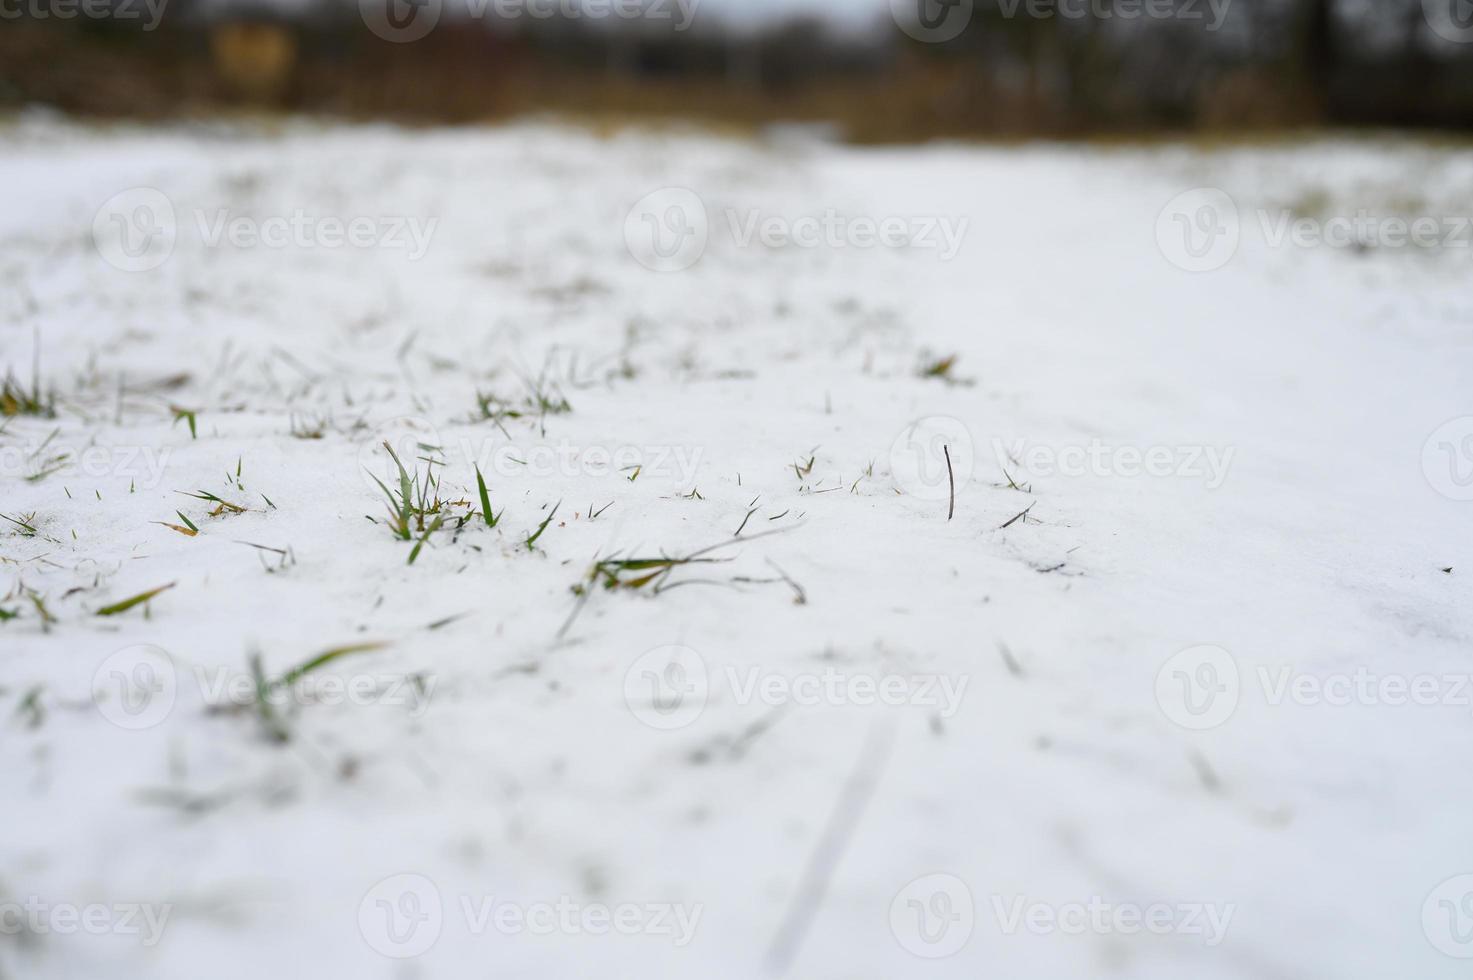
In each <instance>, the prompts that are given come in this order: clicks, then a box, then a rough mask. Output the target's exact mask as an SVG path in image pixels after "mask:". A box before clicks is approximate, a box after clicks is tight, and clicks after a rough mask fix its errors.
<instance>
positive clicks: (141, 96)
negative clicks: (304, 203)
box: [0, 0, 1473, 142]
mask: <svg viewBox="0 0 1473 980" xmlns="http://www.w3.org/2000/svg"><path fill="white" fill-rule="evenodd" d="M23 2H24V4H25V5H24V6H22V5H21V4H22V0H5V3H7V4H9V6H8V7H7V8H6V9H7V13H6V16H5V18H4V19H3V20H0V108H7V109H15V108H20V107H34V106H45V107H51V108H54V109H58V110H61V111H63V112H67V113H71V114H76V115H80V116H93V117H98V116H100V117H128V118H143V119H157V118H161V117H179V116H184V117H190V116H198V115H207V114H218V113H221V112H230V111H241V110H245V111H251V112H259V111H263V110H264V111H294V112H311V113H325V114H330V115H335V116H343V117H348V118H381V119H391V120H395V121H399V122H409V123H418V122H422V123H443V122H470V121H480V120H490V119H497V118H504V117H507V116H512V115H519V114H526V113H535V112H556V113H564V114H573V115H578V116H589V117H594V118H595V119H601V120H607V121H610V122H622V121H626V120H628V119H629V118H631V117H636V118H648V117H660V118H697V119H700V120H702V121H704V122H707V123H711V122H714V123H717V124H723V123H725V124H732V125H737V126H742V127H749V126H761V125H764V124H768V123H773V122H778V121H799V122H804V121H806V122H823V123H826V124H830V125H832V126H833V127H834V128H835V129H836V130H837V131H838V132H840V133H842V135H844V136H845V137H846V138H849V139H853V140H856V141H864V142H886V141H906V140H914V139H923V138H930V137H967V136H986V137H1008V136H1038V135H1043V136H1122V137H1131V136H1138V135H1143V134H1154V133H1172V134H1176V133H1181V132H1198V133H1209V134H1218V133H1231V132H1234V131H1241V132H1252V133H1255V134H1261V133H1263V132H1264V131H1272V130H1276V129H1290V128H1293V129H1300V128H1304V127H1312V126H1335V127H1357V126H1374V127H1384V126H1395V127H1421V128H1436V129H1443V130H1450V131H1462V130H1467V129H1468V128H1469V127H1470V126H1473V43H1469V44H1460V43H1457V42H1456V41H1452V40H1448V39H1447V38H1445V37H1443V36H1441V35H1440V34H1439V33H1438V32H1437V31H1435V30H1433V29H1432V28H1431V26H1430V23H1429V19H1428V14H1427V11H1428V9H1429V5H1430V4H1432V3H1433V2H1446V3H1450V4H1459V3H1466V2H1467V0H1427V2H1425V3H1424V2H1423V0H1359V2H1357V0H1229V6H1228V9H1227V12H1226V16H1225V19H1224V21H1223V23H1222V26H1221V29H1220V30H1216V31H1209V30H1207V29H1205V26H1204V24H1205V20H1204V19H1194V20H1189V19H1182V18H1172V17H1168V18H1160V19H1134V20H1125V19H1121V18H1119V17H1105V18H1102V17H1098V16H1092V17H1083V18H1065V17H1059V16H1054V17H1048V18H1036V17H1028V16H1025V15H1024V14H1023V13H1021V12H1019V11H1018V8H1016V7H1014V6H1013V5H1012V4H1010V3H1006V0H976V8H975V11H974V13H973V16H972V18H971V20H970V21H969V23H968V26H967V29H966V30H965V31H964V32H963V33H962V34H961V35H960V36H959V37H956V38H955V39H953V40H950V41H948V42H946V43H939V44H928V43H921V42H919V41H917V40H914V39H913V38H911V37H909V36H908V35H907V34H906V33H905V32H903V31H902V30H900V28H899V27H898V26H897V24H896V22H895V21H894V20H893V19H892V18H891V17H890V16H888V14H885V13H884V11H883V10H881V11H880V15H879V16H876V17H875V18H874V19H873V20H871V21H868V22H865V23H863V24H858V25H856V23H854V22H853V21H852V20H850V21H848V22H843V23H841V22H839V21H837V20H835V21H830V20H826V19H820V18H815V17H795V18H789V19H786V20H782V19H779V20H767V21H763V22H760V23H753V22H751V21H750V20H748V21H746V22H741V23H738V22H732V21H726V20H722V19H720V18H717V17H714V16H706V13H707V12H706V11H705V10H704V9H699V8H698V13H697V16H696V18H695V20H694V22H693V23H692V24H691V25H690V27H689V29H688V30H684V31H678V30H676V29H675V23H674V21H673V20H664V21H655V20H619V19H613V18H610V19H606V20H590V19H587V18H575V17H569V16H558V17H551V18H547V19H535V20H534V19H531V18H526V17H520V18H512V19H501V20H498V19H495V18H491V17H486V16H483V17H471V16H467V15H465V14H464V13H462V14H461V15H459V16H457V15H456V14H454V13H452V12H451V11H450V10H449V9H447V10H446V12H445V14H444V16H443V17H442V18H441V19H440V21H439V23H438V24H437V26H436V27H435V29H434V30H433V31H431V32H430V33H429V34H428V36H426V37H424V38H423V39H420V40H417V41H414V42H412V43H392V42H390V41H386V40H383V39H381V38H380V37H378V36H376V35H375V34H374V33H373V32H372V31H371V30H369V29H368V28H367V27H366V26H365V21H364V18H363V16H362V14H361V12H360V9H359V5H358V3H357V2H345V0H322V2H318V3H314V4H310V5H308V6H303V7H300V8H295V9H292V10H289V11H288V10H282V9H278V8H261V7H251V6H245V5H240V4H235V5H221V4H218V3H209V2H208V0H168V2H167V6H166V8H165V11H164V13H163V16H162V18H161V20H160V21H159V23H158V25H157V27H156V29H153V30H147V31H145V30H142V29H141V27H140V24H139V21H138V20H122V19H115V18H109V17H91V18H88V17H74V18H71V19H61V18H59V17H57V16H55V15H54V14H50V15H48V10H47V8H46V6H45V4H46V3H48V2H53V0H23ZM98 2H104V0H98ZM105 2H107V3H113V4H118V3H129V2H131V3H133V4H134V6H135V7H136V6H137V5H138V0H105ZM365 2H370V0H365ZM384 2H402V0H384ZM1095 2H1096V3H1099V2H1108V0H1095ZM1165 2H1175V3H1176V4H1177V6H1178V7H1180V8H1186V6H1187V5H1188V4H1192V5H1193V6H1194V7H1195V9H1197V10H1199V11H1202V12H1203V13H1204V14H1205V12H1206V3H1205V0H1165ZM1010 9H1011V10H1013V13H1014V15H1013V16H1011V17H1010V16H1007V15H1006V14H1005V11H1007V10H1010ZM1470 34H1473V30H1470Z"/></svg>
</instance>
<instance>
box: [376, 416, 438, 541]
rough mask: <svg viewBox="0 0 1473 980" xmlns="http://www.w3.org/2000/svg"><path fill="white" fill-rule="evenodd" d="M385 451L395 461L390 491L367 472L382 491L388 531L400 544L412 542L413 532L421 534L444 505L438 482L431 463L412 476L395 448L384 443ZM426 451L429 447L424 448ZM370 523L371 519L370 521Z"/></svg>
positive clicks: (427, 461) (431, 461)
mask: <svg viewBox="0 0 1473 980" xmlns="http://www.w3.org/2000/svg"><path fill="white" fill-rule="evenodd" d="M383 446H384V451H385V452H387V453H388V454H389V458H390V459H391V460H393V461H394V469H395V470H396V471H397V477H398V478H397V481H396V486H395V487H394V488H393V489H390V488H389V487H388V486H386V485H385V484H384V481H382V480H380V479H379V478H378V477H377V476H374V475H373V474H372V473H369V474H368V475H369V477H371V478H372V480H373V482H374V483H376V484H378V487H379V489H380V490H382V491H383V494H384V501H385V503H386V505H387V509H388V512H389V521H388V523H389V530H391V531H393V532H394V536H395V537H396V538H399V539H400V540H403V541H413V540H414V534H415V532H420V533H423V532H424V531H425V529H426V527H427V524H428V522H427V518H432V517H435V516H438V515H439V514H440V512H441V511H442V510H443V509H444V507H445V504H444V502H443V501H441V499H440V479H439V477H437V476H436V475H435V465H436V464H435V462H434V460H426V467H425V472H424V474H423V475H422V476H421V474H420V472H419V470H418V468H416V469H415V471H414V473H413V475H411V474H410V472H409V470H407V469H406V468H405V467H404V463H403V462H402V461H401V460H400V459H399V455H398V453H396V452H394V447H393V446H391V445H389V443H388V442H387V441H385V442H384V444H383ZM426 448H429V447H426ZM369 520H373V518H371V517H370V518H369Z"/></svg>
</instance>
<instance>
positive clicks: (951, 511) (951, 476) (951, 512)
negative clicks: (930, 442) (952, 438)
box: [941, 446, 956, 521]
mask: <svg viewBox="0 0 1473 980" xmlns="http://www.w3.org/2000/svg"><path fill="white" fill-rule="evenodd" d="M941 451H942V452H943V453H945V454H946V479H947V480H948V481H949V482H950V483H951V506H950V507H949V508H948V509H947V511H946V519H947V520H948V521H949V520H951V519H952V518H953V517H955V516H956V474H955V473H953V472H952V471H951V447H950V446H942V447H941Z"/></svg>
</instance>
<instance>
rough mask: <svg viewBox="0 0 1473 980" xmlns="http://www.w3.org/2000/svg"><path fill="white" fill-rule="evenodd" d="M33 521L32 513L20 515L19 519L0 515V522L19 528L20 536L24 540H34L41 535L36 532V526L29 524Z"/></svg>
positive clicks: (34, 517)
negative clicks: (7, 522) (24, 538)
mask: <svg viewBox="0 0 1473 980" xmlns="http://www.w3.org/2000/svg"><path fill="white" fill-rule="evenodd" d="M35 519H36V515H35V514H34V513H32V514H22V515H20V516H19V517H8V516H6V515H5V514H0V521H9V522H10V523H11V524H14V525H15V526H16V527H18V528H20V533H21V536H22V537H26V538H34V537H35V536H36V535H38V534H40V533H41V532H40V531H37V530H36V525H35V524H33V523H31V522H32V521H34V520H35Z"/></svg>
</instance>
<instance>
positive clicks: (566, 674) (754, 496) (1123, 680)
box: [0, 118, 1473, 980]
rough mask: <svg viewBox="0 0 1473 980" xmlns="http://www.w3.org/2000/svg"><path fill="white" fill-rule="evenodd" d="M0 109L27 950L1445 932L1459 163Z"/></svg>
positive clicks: (1209, 943)
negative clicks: (176, 123) (211, 120)
mask: <svg viewBox="0 0 1473 980" xmlns="http://www.w3.org/2000/svg"><path fill="white" fill-rule="evenodd" d="M0 143H3V150H0V175H3V179H4V184H5V187H6V188H7V191H6V194H5V207H4V209H3V211H0V276H3V281H4V289H3V290H0V355H3V356H0V362H3V363H0V367H7V366H8V368H9V369H10V370H11V372H12V373H13V380H12V382H11V383H10V384H9V385H8V387H7V394H6V397H5V400H4V402H3V407H4V409H5V417H4V418H3V420H0V426H3V427H0V462H3V470H0V514H3V515H4V518H5V519H4V520H3V521H0V596H3V599H0V615H3V618H4V621H3V622H0V668H3V672H0V765H3V771H4V773H5V777H6V784H7V785H6V790H5V792H4V794H3V803H0V825H3V826H4V828H5V833H4V834H3V835H0V975H3V976H4V977H5V978H7V980H12V978H33V977H45V978H62V977H89V978H90V977H107V978H109V980H132V978H145V977H147V978H150V980H175V978H178V980H185V978H188V980H197V978H200V977H202V976H208V977H222V978H260V977H282V978H286V977H292V978H296V977H352V978H360V980H371V978H441V977H444V978H451V977H455V978H459V977H485V978H533V977H537V978H543V977H568V978H572V977H620V978H625V977H627V978H642V980H644V978H663V977H672V978H675V977H678V978H694V977H735V978H745V977H757V976H764V975H786V976H791V977H801V978H824V980H871V978H873V980H881V978H886V980H888V978H907V980H912V978H917V980H918V978H926V977H947V978H952V977H955V978H968V980H975V978H982V977H998V978H1003V977H1007V978H1048V980H1054V978H1066V977H1067V978H1080V977H1127V978H1160V980H1180V978H1182V977H1192V978H1194V980H1217V978H1233V980H1250V978H1252V980H1280V978H1283V980H1289V978H1293V980H1300V978H1310V977H1324V978H1337V980H1341V978H1352V977H1354V978H1362V977H1364V978H1372V977H1377V978H1380V977H1386V978H1390V977H1398V978H1400V977H1417V978H1428V980H1430V978H1440V977H1464V976H1467V971H1468V969H1469V965H1470V964H1469V962H1468V960H1469V958H1470V957H1473V877H1469V876H1470V875H1473V836H1470V834H1469V814H1470V806H1473V769H1470V768H1469V766H1468V765H1467V753H1468V751H1469V749H1470V747H1473V688H1470V686H1469V683H1468V682H1469V678H1470V674H1473V648H1470V640H1473V602H1470V596H1469V590H1468V588H1467V586H1466V584H1465V583H1466V582H1467V581H1468V580H1469V575H1473V551H1470V546H1473V522H1470V518H1473V510H1470V508H1473V503H1470V502H1469V500H1470V498H1473V419H1470V418H1469V416H1473V293H1470V291H1469V288H1468V287H1469V282H1470V278H1469V277H1470V271H1473V261H1470V256H1473V248H1470V247H1469V245H1470V237H1473V236H1470V232H1469V229H1468V227H1467V222H1466V218H1461V219H1460V218H1459V216H1466V215H1469V214H1473V158H1470V157H1469V155H1468V154H1467V153H1466V151H1465V150H1463V149H1461V148H1456V147H1448V148H1441V147H1437V146H1428V145H1422V144H1415V143H1399V142H1395V143H1393V142H1379V141H1322V142H1313V143H1306V144H1283V145H1278V146H1273V147H1269V148H1256V149H1250V148H1228V149H1221V150H1216V151H1206V150H1201V149H1194V148H1190V147H1184V146H1182V147H1155V148H1116V149H1108V148H1095V147H1071V146H1052V147H1046V146H1036V147H1024V146H1020V147H1000V148H999V147H994V148H986V147H962V146H935V147H926V148H905V149H859V148H846V147H841V146H835V145H831V144H825V143H822V142H818V141H816V140H814V139H811V138H809V137H806V136H804V135H803V134H797V133H780V134H774V135H773V136H771V137H770V138H766V139H763V140H753V141H742V140H737V139H726V138H718V137H713V136H705V135H700V134H695V133H687V132H634V131H626V132H620V133H615V134H605V135H599V134H595V133H591V132H585V131H582V130H577V129H572V128H564V127H561V126H557V125H552V124H533V123H526V124H520V125H516V126H513V127H509V128H499V129H484V130H439V131H422V132H413V133H409V132H404V131H399V130H395V129H390V128H386V127H369V128H327V129H323V128H320V127H318V126H316V125H314V124H310V123H306V122H294V123H288V124H285V125H284V126H282V127H280V128H277V129H272V130H262V129H240V128H229V127H223V126H222V127H216V128H211V129H205V130H201V129H184V128H178V129H164V130H137V129H106V130H98V129H89V128H84V127H79V126H73V125H69V124H64V123H60V122H56V121H53V120H49V119H44V118H24V119H21V120H14V121H12V122H10V123H8V124H6V125H4V126H3V127H0ZM1203 188H1211V189H1214V190H1202V189H1203ZM1183 195H1185V196H1183ZM1419 218H1420V219H1425V220H1422V221H1421V223H1420V224H1417V223H1416V222H1417V219H1419ZM1334 219H1339V220H1338V221H1337V220H1334ZM1429 220H1430V221H1431V222H1432V224H1428V223H1427V222H1428V221H1429ZM1417 229H1420V232H1419V233H1418V234H1417V235H1416V236H1415V237H1417V238H1418V241H1416V242H1411V243H1406V242H1404V241H1403V239H1404V238H1406V237H1407V236H1409V235H1411V234H1412V233H1413V232H1417ZM38 338H39V351H38V350H37V339H38ZM37 364H38V365H39V366H37ZM35 378H39V383H37V382H36V381H35V380H34V379H35ZM37 385H38V386H37ZM38 388H39V390H38ZM53 393H54V403H53V401H52V397H53ZM385 443H387V444H388V448H387V449H386V448H385V445H384V444H385ZM391 451H392V453H393V456H392V457H391V456H390V452H391ZM395 458H397V459H398V460H399V462H400V464H402V466H403V472H402V474H401V472H400V469H399V466H396V465H395V462H394V459H395ZM948 460H949V464H950V466H949V471H948ZM478 472H479V475H480V479H479V480H478ZM401 476H402V483H401ZM481 482H484V486H485V492H484V495H483V493H482V490H481ZM953 485H954V492H953ZM406 490H407V492H406ZM406 496H407V498H408V499H405V498H406ZM483 499H484V500H486V501H489V504H490V507H489V514H488V513H487V510H488V508H486V507H485V506H484V505H483ZM488 517H489V518H490V520H488ZM492 521H494V526H491V524H492ZM160 589H162V590H163V591H156V590H160ZM140 596H143V597H147V598H143V599H139V597H140ZM133 600H137V601H133Z"/></svg>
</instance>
